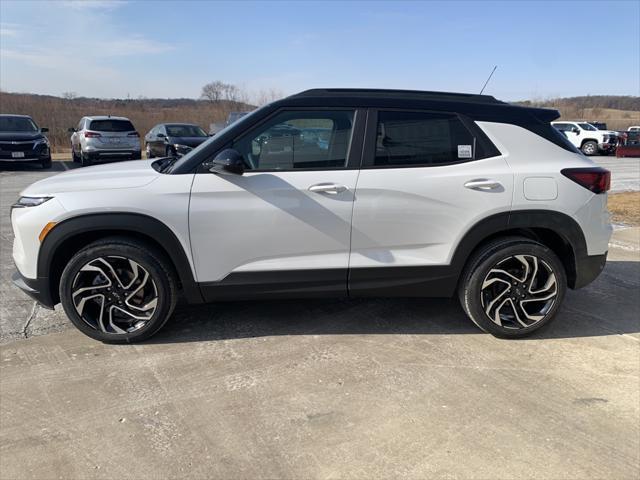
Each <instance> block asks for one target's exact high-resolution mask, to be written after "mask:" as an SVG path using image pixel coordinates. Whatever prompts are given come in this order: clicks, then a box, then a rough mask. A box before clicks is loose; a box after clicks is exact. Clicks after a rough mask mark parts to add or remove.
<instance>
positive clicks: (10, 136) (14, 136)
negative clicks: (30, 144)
mask: <svg viewBox="0 0 640 480" xmlns="http://www.w3.org/2000/svg"><path fill="white" fill-rule="evenodd" d="M43 137H44V135H42V133H40V132H0V141H2V142H7V141H14V142H24V141H26V140H38V139H39V138H43Z"/></svg>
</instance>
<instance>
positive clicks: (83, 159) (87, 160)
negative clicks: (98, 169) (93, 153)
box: [80, 150, 93, 167]
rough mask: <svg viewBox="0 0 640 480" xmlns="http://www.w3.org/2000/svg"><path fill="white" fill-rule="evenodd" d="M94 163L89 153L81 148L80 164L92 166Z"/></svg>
mask: <svg viewBox="0 0 640 480" xmlns="http://www.w3.org/2000/svg"><path fill="white" fill-rule="evenodd" d="M92 164H93V162H92V161H91V159H90V158H89V156H88V155H87V154H85V153H84V152H83V151H82V150H80V165H82V166H83V167H90V166H91V165H92Z"/></svg>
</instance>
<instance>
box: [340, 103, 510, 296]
mask: <svg viewBox="0 0 640 480" xmlns="http://www.w3.org/2000/svg"><path fill="white" fill-rule="evenodd" d="M369 116H370V118H369V120H368V121H367V134H366V144H365V150H364V153H363V165H362V170H361V172H360V175H359V178H358V183H357V187H356V201H355V203H354V209H353V222H352V224H353V229H352V241H351V255H350V262H349V263H350V269H351V270H350V277H349V292H350V294H351V295H354V296H358V295H392V296H393V295H398V296H440V295H443V294H444V295H448V294H451V289H452V284H453V287H455V278H456V273H455V271H454V270H455V269H453V267H452V266H451V262H452V257H453V254H454V251H455V248H456V245H457V244H458V242H459V241H460V239H461V238H462V237H463V236H464V234H465V233H466V232H468V231H469V230H470V229H471V227H472V226H473V225H474V224H476V223H477V222H479V221H480V220H482V219H484V218H486V217H488V216H491V215H492V214H496V213H500V212H508V211H509V210H510V208H511V198H512V193H513V174H512V173H511V172H510V170H509V167H508V165H507V162H506V160H505V157H504V156H502V155H501V154H500V152H499V151H498V150H497V148H496V147H495V146H494V145H493V144H492V143H491V142H490V140H489V139H488V138H487V136H486V135H485V134H484V133H483V132H482V130H481V129H480V128H479V127H478V126H477V125H476V124H475V123H473V122H472V121H471V120H470V119H468V118H465V117H461V116H459V115H456V114H455V113H442V112H428V111H403V110H380V111H371V112H370V115H369Z"/></svg>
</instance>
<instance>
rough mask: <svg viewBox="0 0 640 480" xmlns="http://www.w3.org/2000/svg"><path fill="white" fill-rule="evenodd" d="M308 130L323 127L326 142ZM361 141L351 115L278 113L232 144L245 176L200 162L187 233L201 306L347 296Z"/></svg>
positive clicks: (359, 120)
mask: <svg viewBox="0 0 640 480" xmlns="http://www.w3.org/2000/svg"><path fill="white" fill-rule="evenodd" d="M312 128H324V129H329V130H330V131H331V134H330V135H329V141H328V142H319V141H318V140H317V136H313V135H310V134H309V135H307V134H306V132H309V131H310V129H312ZM363 134H364V114H363V112H361V111H356V110H355V109H317V110H315V109H304V110H298V109H281V110H278V111H277V112H275V113H274V114H273V115H271V116H269V117H268V118H267V119H266V120H264V121H263V122H261V123H260V124H259V125H258V126H255V127H253V128H251V129H250V130H249V131H246V132H245V133H243V134H242V135H240V136H239V137H237V138H236V139H235V140H234V141H233V142H232V143H231V144H230V145H228V146H229V147H231V148H233V149H235V150H237V151H238V152H239V153H240V154H241V155H242V157H243V159H244V162H245V169H246V170H245V173H244V174H243V175H230V174H229V175H221V174H213V173H210V172H209V170H208V168H209V167H210V165H208V166H207V162H205V163H204V164H203V166H202V168H201V169H200V171H199V172H198V173H197V174H196V175H195V178H194V182H193V186H192V191H191V202H190V208H189V225H190V227H189V228H190V235H191V245H192V251H193V258H194V263H195V268H196V274H197V279H198V282H200V284H201V288H202V291H203V295H204V296H205V297H206V299H207V300H215V299H218V298H235V297H243V298H249V297H252V298H253V297H261V296H268V297H269V298H274V296H278V295H280V294H283V295H287V296H291V295H296V294H300V295H302V296H314V295H339V294H346V292H347V271H348V263H349V247H350V237H351V214H352V206H353V199H354V191H355V186H356V179H357V176H358V168H357V167H358V163H359V161H360V155H361V146H362V138H363Z"/></svg>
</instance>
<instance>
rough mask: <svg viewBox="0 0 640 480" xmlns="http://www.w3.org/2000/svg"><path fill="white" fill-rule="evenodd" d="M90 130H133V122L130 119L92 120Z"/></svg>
mask: <svg viewBox="0 0 640 480" xmlns="http://www.w3.org/2000/svg"><path fill="white" fill-rule="evenodd" d="M89 130H94V131H96V132H133V131H134V130H135V128H133V124H132V123H131V122H130V121H129V120H111V119H109V120H92V121H91V125H89Z"/></svg>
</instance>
